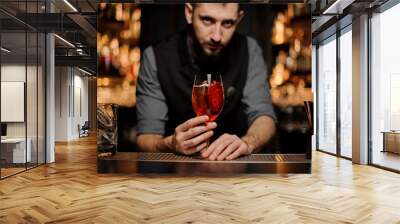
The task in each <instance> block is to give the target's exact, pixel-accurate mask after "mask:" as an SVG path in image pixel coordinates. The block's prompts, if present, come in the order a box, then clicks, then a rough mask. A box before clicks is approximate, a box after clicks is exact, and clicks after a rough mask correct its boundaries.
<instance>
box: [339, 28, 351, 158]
mask: <svg viewBox="0 0 400 224" xmlns="http://www.w3.org/2000/svg"><path fill="white" fill-rule="evenodd" d="M351 42H352V35H351V30H350V31H349V32H347V33H345V34H343V35H342V36H341V37H340V153H341V155H342V156H345V157H349V158H351V157H352V150H351V141H352V137H351V136H352V100H351V99H352V92H351V91H352V50H351V48H352V45H351Z"/></svg>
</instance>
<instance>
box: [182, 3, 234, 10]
mask: <svg viewBox="0 0 400 224" xmlns="http://www.w3.org/2000/svg"><path fill="white" fill-rule="evenodd" d="M218 3H219V2H218ZM228 3H235V2H225V3H221V4H222V5H223V6H225V5H226V4H228ZM190 4H191V5H192V7H193V10H194V9H195V8H196V7H198V6H199V5H200V4H201V3H190ZM240 10H241V7H240V4H239V7H238V12H240Z"/></svg>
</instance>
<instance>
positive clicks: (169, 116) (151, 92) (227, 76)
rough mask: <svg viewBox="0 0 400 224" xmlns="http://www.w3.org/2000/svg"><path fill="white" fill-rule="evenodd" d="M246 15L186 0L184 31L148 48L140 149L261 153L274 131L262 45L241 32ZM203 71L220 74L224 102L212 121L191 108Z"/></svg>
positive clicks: (231, 7)
mask: <svg viewBox="0 0 400 224" xmlns="http://www.w3.org/2000/svg"><path fill="white" fill-rule="evenodd" d="M243 16H244V12H243V10H241V9H240V6H239V4H238V3H195V4H194V3H192V4H189V3H186V4H185V17H186V21H187V23H188V25H187V28H186V29H185V30H184V31H183V32H180V33H178V34H175V35H173V36H171V37H169V38H168V39H166V40H164V41H162V42H160V43H159V44H157V45H154V46H150V47H148V48H146V49H145V51H144V53H143V57H142V63H141V67H140V72H139V76H138V82H137V93H136V96H137V106H136V108H137V119H138V136H137V145H138V147H139V148H140V149H141V150H142V151H146V152H174V153H180V154H184V155H192V154H194V153H197V152H200V155H201V156H202V157H203V158H205V159H209V160H232V159H235V158H238V157H239V156H242V155H249V154H251V153H256V152H258V151H260V150H261V149H262V147H263V146H264V145H265V144H266V143H267V142H268V141H269V140H270V139H271V137H272V136H273V135H274V133H275V129H276V127H275V123H276V116H275V114H274V111H273V107H272V104H271V96H270V91H269V87H268V84H267V69H266V66H265V62H264V59H263V56H262V51H261V48H260V47H259V45H258V44H257V42H256V40H254V39H253V38H250V37H248V36H245V35H241V34H239V33H237V32H236V28H237V26H238V24H239V22H240V20H241V19H242V18H243ZM199 73H212V74H216V73H217V74H221V76H222V80H223V85H224V90H225V102H224V107H223V110H222V112H221V114H220V115H219V117H218V118H217V120H216V121H215V122H207V121H208V120H209V117H207V116H196V114H195V113H194V111H193V108H192V103H191V96H192V95H191V94H192V86H193V81H194V76H195V74H199ZM210 140H211V141H210ZM208 141H209V142H210V144H209V145H208V143H207V142H208Z"/></svg>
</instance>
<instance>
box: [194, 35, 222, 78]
mask: <svg viewBox="0 0 400 224" xmlns="http://www.w3.org/2000/svg"><path fill="white" fill-rule="evenodd" d="M192 41H193V50H194V59H195V61H196V63H197V64H198V65H199V67H200V68H201V69H202V70H205V71H215V69H216V68H218V67H219V66H220V65H221V63H222V59H223V56H224V48H222V49H221V50H220V51H219V52H218V53H215V54H208V53H206V52H205V51H204V49H203V48H202V46H201V45H200V43H199V42H198V41H197V39H196V38H195V37H192Z"/></svg>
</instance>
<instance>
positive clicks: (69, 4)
mask: <svg viewBox="0 0 400 224" xmlns="http://www.w3.org/2000/svg"><path fill="white" fill-rule="evenodd" d="M64 2H65V4H67V5H68V6H69V7H70V8H71V9H72V10H73V11H74V12H78V10H77V9H76V8H75V7H74V6H73V5H72V4H71V3H70V2H69V1H68V0H64Z"/></svg>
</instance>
